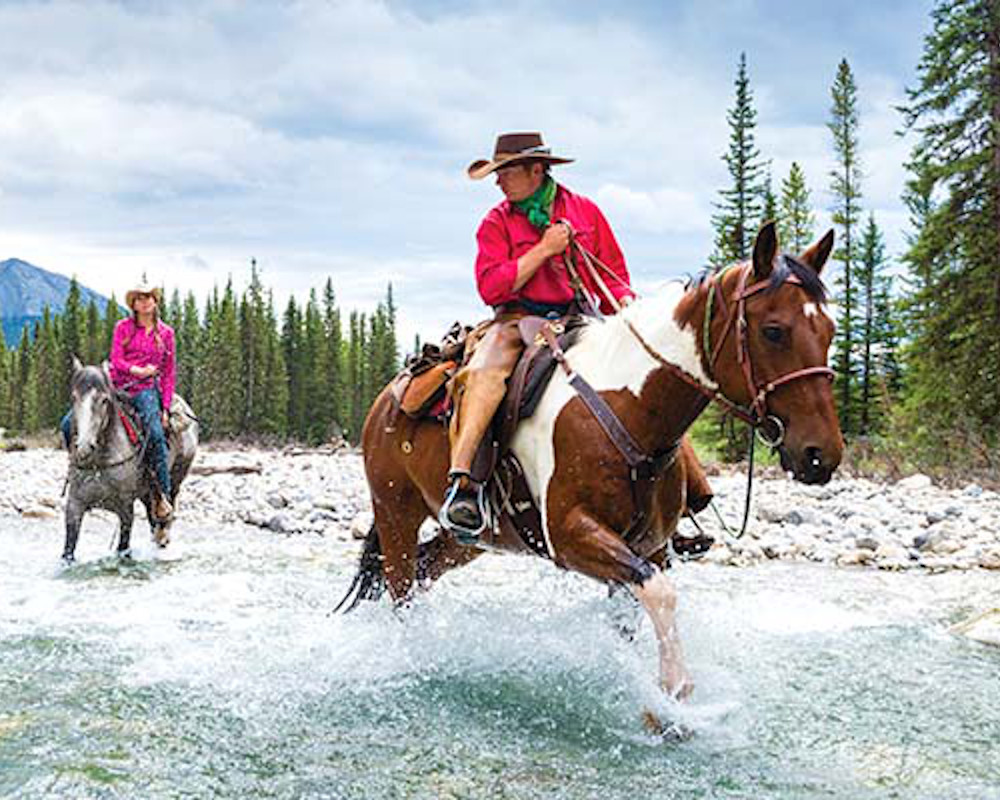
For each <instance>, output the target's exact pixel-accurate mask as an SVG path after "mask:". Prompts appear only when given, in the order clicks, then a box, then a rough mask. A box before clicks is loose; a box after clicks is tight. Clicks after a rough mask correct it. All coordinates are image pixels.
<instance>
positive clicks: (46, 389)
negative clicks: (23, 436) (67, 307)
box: [28, 305, 69, 430]
mask: <svg viewBox="0 0 1000 800" xmlns="http://www.w3.org/2000/svg"><path fill="white" fill-rule="evenodd" d="M34 339H35V340H34V342H33V343H32V345H31V349H32V354H31V362H30V363H31V371H30V373H29V377H28V383H29V384H30V391H31V396H32V398H33V400H34V409H33V411H34V414H33V415H30V419H31V422H30V424H29V426H28V430H37V429H38V428H48V427H50V426H54V425H55V424H56V422H58V421H59V419H60V418H61V417H62V415H63V413H64V411H63V407H64V406H65V404H66V402H67V401H68V400H69V393H68V392H65V393H64V392H58V391H57V392H54V391H52V386H53V384H54V383H55V384H56V385H57V386H58V385H60V384H61V382H62V381H61V378H62V372H63V364H62V348H61V347H60V343H59V340H58V337H57V335H56V323H55V322H54V320H53V318H52V312H51V311H50V309H49V307H48V306H47V305H46V306H44V307H43V308H42V319H41V321H40V322H39V323H37V324H36V326H35V337H34Z"/></svg>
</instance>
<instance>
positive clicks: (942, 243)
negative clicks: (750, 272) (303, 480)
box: [0, 0, 1000, 475]
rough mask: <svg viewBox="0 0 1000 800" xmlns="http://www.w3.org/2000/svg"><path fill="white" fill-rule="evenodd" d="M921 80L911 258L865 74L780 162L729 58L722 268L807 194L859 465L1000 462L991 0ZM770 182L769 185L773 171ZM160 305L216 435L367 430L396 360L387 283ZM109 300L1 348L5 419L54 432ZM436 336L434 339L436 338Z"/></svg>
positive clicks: (910, 100)
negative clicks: (810, 138) (819, 196)
mask: <svg viewBox="0 0 1000 800" xmlns="http://www.w3.org/2000/svg"><path fill="white" fill-rule="evenodd" d="M932 17H933V26H932V30H931V32H930V33H929V34H928V35H927V37H926V38H925V41H924V48H923V55H922V58H921V60H920V62H919V64H918V65H917V78H916V82H915V85H914V86H912V87H910V88H909V89H908V96H907V100H906V103H905V104H904V106H903V107H901V108H899V109H898V111H899V114H900V129H901V131H900V132H901V134H902V135H904V136H905V137H906V141H907V142H909V143H910V159H909V161H908V163H907V164H906V168H907V170H908V175H909V178H908V181H907V184H906V188H905V194H904V198H903V199H904V201H905V203H906V206H907V208H908V209H909V213H910V219H909V223H910V224H909V228H908V233H907V244H906V247H905V249H904V250H903V251H902V252H896V253H890V252H887V249H886V245H885V241H884V236H883V232H882V228H881V227H880V221H879V219H878V218H877V216H876V214H875V213H874V212H873V211H872V210H871V209H869V208H866V205H865V164H864V163H863V161H862V158H861V147H860V144H859V142H860V136H861V131H862V130H863V126H864V119H863V118H862V117H861V115H860V112H859V96H860V95H861V93H863V91H864V87H863V86H859V85H858V83H857V81H856V79H855V75H854V72H853V70H852V68H851V65H850V64H849V63H848V61H847V60H846V59H845V60H843V61H841V63H840V64H839V66H838V68H837V70H836V72H835V74H834V75H831V83H830V86H829V117H828V132H829V147H830V153H831V154H832V156H833V163H834V168H833V169H832V170H831V171H830V172H829V173H828V174H825V175H807V174H806V173H805V172H804V170H803V169H802V167H801V166H800V165H799V164H797V163H792V164H791V168H790V169H789V171H788V173H787V175H781V176H774V175H772V174H771V161H770V160H769V159H768V155H767V153H765V152H762V151H761V149H760V147H759V146H758V144H757V141H756V126H757V111H756V108H755V106H754V97H753V87H752V83H751V77H750V75H751V65H750V64H749V62H748V59H747V57H746V55H745V54H743V55H741V56H740V57H739V59H738V62H737V70H736V79H735V96H734V101H733V105H732V107H731V108H730V109H729V110H728V112H727V115H726V119H727V122H728V125H729V130H730V139H729V145H728V148H727V150H726V152H725V153H723V154H722V158H723V160H724V162H725V164H726V170H727V173H728V176H729V180H730V183H729V184H728V185H727V186H725V187H724V188H722V189H721V190H720V192H719V195H718V200H717V203H716V214H715V215H714V216H713V218H712V223H713V228H714V231H715V237H714V243H713V247H714V249H713V251H712V252H711V253H710V254H706V257H707V260H708V262H709V263H710V264H711V265H712V266H713V267H714V268H716V269H722V268H725V266H726V265H729V264H732V263H735V262H739V261H743V260H745V259H747V258H748V257H749V256H750V254H751V248H752V246H753V240H754V236H755V233H756V231H757V230H758V228H759V226H760V225H761V223H762V222H764V221H765V220H768V219H776V220H777V221H778V224H779V231H780V236H781V240H782V244H783V246H784V249H785V250H786V251H788V252H790V253H793V254H794V253H797V252H799V251H800V250H801V249H802V248H803V247H804V246H805V245H806V244H807V243H809V242H811V241H813V240H814V239H815V238H816V237H817V236H818V235H820V234H821V233H823V230H820V229H819V227H818V224H817V215H816V212H817V210H819V209H817V207H816V206H815V205H814V202H813V192H814V191H815V190H816V189H817V188H818V187H823V189H824V190H825V191H826V194H827V196H828V197H829V198H831V199H832V200H831V202H830V204H829V205H828V206H827V207H825V208H824V209H822V210H823V211H825V212H826V213H827V214H828V215H829V218H830V219H831V220H832V222H833V227H834V229H835V232H836V236H837V247H836V250H835V252H834V254H833V258H832V259H831V262H830V264H829V265H828V267H827V271H826V272H825V273H824V276H825V278H826V280H827V283H828V284H830V288H831V295H832V303H831V311H832V313H834V314H835V316H836V323H837V336H836V340H835V343H834V348H833V350H832V352H831V355H830V361H831V366H833V367H834V369H835V370H836V373H837V378H836V386H835V394H836V398H837V403H838V408H839V413H840V418H841V426H842V429H843V432H844V435H845V438H846V440H847V442H848V443H849V445H851V448H852V450H851V452H852V453H853V457H854V459H855V462H856V463H857V462H861V461H864V460H865V459H868V458H877V459H881V460H882V461H883V463H884V462H885V461H886V460H887V461H888V462H889V463H890V465H893V466H896V467H900V468H902V467H903V466H904V465H911V466H912V465H917V466H920V467H921V468H924V469H933V468H938V469H946V470H963V469H973V468H974V469H985V470H986V471H988V472H990V473H991V474H994V475H995V474H997V472H998V471H1000V454H998V447H1000V423H998V420H1000V0H945V1H944V2H940V3H938V5H937V6H936V7H935V9H934V11H933V12H932ZM776 181H777V186H775V182H776ZM163 312H164V313H163V316H164V318H165V319H166V321H168V322H169V323H170V324H171V325H173V326H174V328H175V330H176V332H177V347H178V376H179V377H178V389H179V391H180V392H181V393H182V394H183V395H184V396H185V397H187V398H188V399H189V400H190V401H191V402H192V405H193V406H194V408H195V409H196V410H197V412H198V414H199V415H200V417H201V419H202V421H203V423H204V428H205V432H206V433H207V434H208V435H209V436H212V437H241V436H250V437H258V438H264V439H269V440H272V441H283V440H286V439H295V440H300V441H306V442H319V441H324V440H327V439H329V438H330V437H331V436H332V435H335V434H337V433H341V432H342V433H343V434H344V435H345V436H346V437H347V438H348V439H349V440H351V441H356V440H357V437H358V435H359V432H360V427H361V423H362V421H363V419H364V415H365V412H366V410H367V408H368V406H369V404H370V403H371V401H372V399H373V398H374V397H375V395H376V394H377V392H378V391H379V390H380V388H381V387H382V386H383V385H384V384H385V383H386V382H387V381H388V380H389V378H391V376H392V375H393V374H394V373H395V371H396V369H397V368H398V366H399V357H400V351H399V346H398V343H397V340H396V333H395V315H396V306H395V302H394V299H393V297H392V292H391V288H390V289H389V291H388V293H387V295H386V297H385V300H384V301H383V302H382V303H381V304H380V305H379V306H378V307H377V308H376V309H375V310H374V311H373V312H370V313H359V312H351V313H350V315H349V316H348V318H347V319H346V320H344V319H342V318H341V312H340V310H339V308H338V307H337V304H336V297H335V293H334V287H333V285H332V284H331V283H330V282H329V281H328V282H327V284H326V286H325V287H324V288H323V290H322V292H321V293H317V292H316V291H313V292H311V293H310V294H309V297H308V298H307V299H306V300H305V301H304V302H299V301H296V300H295V299H294V298H293V299H291V300H290V301H289V302H288V304H287V306H286V307H285V308H284V309H282V310H280V311H279V310H277V309H275V308H274V307H273V305H272V301H271V296H270V293H269V292H268V291H267V290H266V289H265V287H263V286H262V285H261V282H260V280H259V275H258V273H257V271H256V269H252V275H251V281H250V284H249V286H248V288H247V289H246V291H245V292H243V294H242V296H239V297H237V296H236V295H235V293H234V291H233V289H232V286H231V284H230V285H227V286H226V287H225V289H224V290H222V291H221V292H219V291H216V292H215V293H213V294H212V295H211V296H210V297H209V298H208V299H207V301H206V302H205V304H204V307H203V308H199V307H198V303H197V300H196V298H195V297H193V296H192V295H190V294H189V295H187V296H186V297H184V298H182V297H180V295H179V294H178V293H177V292H173V293H172V294H171V295H170V297H169V298H168V300H167V302H166V303H165V307H164V309H163ZM118 315H119V309H118V307H117V305H116V304H113V303H112V304H109V305H108V307H107V308H106V309H97V308H95V307H94V306H93V305H91V306H89V307H86V308H84V307H81V306H80V304H79V301H78V294H76V293H75V290H73V291H71V293H70V297H69V301H68V303H67V306H66V309H65V311H64V313H63V314H61V315H60V316H58V317H56V316H51V315H49V314H48V313H46V314H45V316H44V318H43V320H42V321H41V322H40V323H38V324H37V325H36V326H35V330H34V331H33V332H32V335H29V332H27V331H25V333H24V335H23V336H22V338H21V340H20V342H10V343H6V346H2V347H0V426H2V427H5V428H8V429H10V430H14V431H23V432H33V431H38V430H41V429H53V428H54V427H55V425H56V423H57V421H58V419H59V417H60V416H61V414H62V413H63V411H64V410H65V405H66V402H67V397H68V392H67V384H68V365H69V362H70V359H71V356H72V354H74V353H77V354H79V355H80V357H81V358H82V359H84V360H85V361H89V362H91V363H95V362H98V361H100V360H101V359H102V358H103V357H104V356H105V355H106V352H107V346H108V342H109V341H110V331H111V328H112V326H113V325H114V323H115V321H116V320H117V319H118ZM428 333H429V334H431V336H433V335H434V334H435V333H436V332H428ZM706 417H707V421H706V422H704V423H702V424H701V425H700V426H699V429H698V435H699V438H700V439H701V440H702V442H703V443H705V442H708V443H709V444H710V446H711V447H713V448H714V449H715V451H716V452H717V453H718V454H719V455H720V456H721V457H723V458H726V459H729V460H735V459H738V458H740V457H741V455H742V453H743V449H744V446H745V442H746V433H745V431H744V430H743V429H742V427H741V426H737V425H734V424H733V423H732V421H731V420H729V419H726V418H723V417H721V416H720V415H719V414H718V413H716V412H709V413H708V414H707V415H706Z"/></svg>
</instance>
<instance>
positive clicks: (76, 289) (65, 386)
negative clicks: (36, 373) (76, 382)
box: [56, 276, 84, 398]
mask: <svg viewBox="0 0 1000 800" xmlns="http://www.w3.org/2000/svg"><path fill="white" fill-rule="evenodd" d="M83 314H84V312H83V302H82V301H81V299H80V285H79V284H78V283H77V282H76V277H75V276H74V277H73V278H71V279H70V282H69V291H68V292H67V294H66V305H65V306H64V307H63V312H62V316H61V318H60V320H59V334H60V335H59V337H58V339H59V344H58V349H59V373H58V374H59V379H58V381H57V382H56V385H57V386H58V387H59V389H58V391H59V395H60V396H61V397H64V398H68V397H69V389H70V378H71V377H72V374H73V358H74V357H76V358H83V356H84V334H83V322H84V320H83Z"/></svg>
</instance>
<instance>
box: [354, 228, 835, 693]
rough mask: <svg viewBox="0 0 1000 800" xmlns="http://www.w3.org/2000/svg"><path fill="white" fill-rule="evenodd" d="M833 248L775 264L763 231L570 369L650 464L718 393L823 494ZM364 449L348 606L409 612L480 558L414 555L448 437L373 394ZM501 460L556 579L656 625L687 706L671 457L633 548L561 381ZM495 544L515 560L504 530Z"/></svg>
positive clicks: (590, 344)
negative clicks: (439, 582) (438, 581)
mask: <svg viewBox="0 0 1000 800" xmlns="http://www.w3.org/2000/svg"><path fill="white" fill-rule="evenodd" d="M832 246H833V232H832V231H830V232H829V233H827V234H826V236H824V237H823V238H822V239H821V240H820V241H819V242H817V243H816V244H815V245H813V246H812V247H810V248H809V249H808V250H806V251H805V252H804V253H802V254H800V255H799V256H798V257H797V258H790V257H788V256H784V255H781V254H780V253H779V252H778V242H777V236H776V233H775V228H774V225H773V223H772V224H768V225H766V226H765V227H764V228H762V229H761V232H760V233H759V234H758V236H757V240H756V243H755V246H754V254H753V259H752V261H750V262H747V263H745V264H741V265H737V266H734V267H732V268H730V269H729V270H726V271H724V272H722V273H719V274H717V275H713V276H710V277H707V278H706V279H703V280H701V281H700V282H697V283H694V284H692V285H691V286H689V287H687V288H685V287H682V286H681V285H680V284H679V283H674V284H669V285H668V286H667V287H666V288H665V289H664V290H663V291H662V292H660V293H658V294H656V295H654V296H649V297H646V298H644V299H641V300H638V301H636V302H635V303H633V304H631V305H630V306H628V307H627V308H625V309H623V310H622V311H621V313H620V314H618V315H616V316H614V317H609V318H607V319H605V320H602V321H595V322H593V323H591V324H590V325H589V326H588V327H587V328H586V329H585V330H584V332H583V333H582V335H581V336H580V337H579V339H578V341H577V343H576V344H575V345H574V346H573V347H572V348H571V349H570V350H569V351H568V352H567V358H568V361H569V363H570V365H571V366H572V368H573V370H575V371H576V372H577V373H578V374H580V375H582V376H583V377H584V378H585V379H586V380H587V381H588V382H589V383H590V384H591V385H592V386H593V388H594V389H596V390H597V391H598V392H599V393H600V394H601V395H602V396H603V397H604V399H605V400H606V401H607V402H608V403H609V404H610V406H611V407H612V408H613V410H614V412H615V414H616V415H617V416H618V417H619V419H620V420H621V421H622V423H624V425H625V427H626V428H627V429H628V431H629V432H630V433H631V435H632V437H633V438H634V439H635V441H636V442H637V443H638V444H639V445H640V446H641V447H643V448H644V449H645V451H646V452H647V453H654V452H657V451H662V450H663V449H665V448H666V447H667V446H669V445H670V444H671V443H675V442H678V441H679V440H680V439H681V437H682V435H683V434H684V432H685V430H686V429H687V428H688V427H689V426H690V425H691V423H692V422H693V421H694V419H695V418H696V417H697V416H698V414H699V413H700V412H701V411H702V410H703V409H704V408H705V406H706V405H707V404H708V402H709V397H710V396H711V395H713V394H716V393H717V394H719V395H721V397H722V399H723V400H725V401H728V402H729V403H732V404H736V405H738V406H742V407H744V408H749V409H752V413H751V416H754V417H756V419H758V420H762V419H764V418H765V417H766V418H768V419H769V425H770V427H772V428H777V429H778V430H780V433H781V436H782V441H780V443H779V448H778V449H779V452H780V454H781V460H782V464H783V465H784V466H785V468H786V469H788V470H790V471H791V472H792V473H793V475H794V476H795V477H796V478H797V479H798V480H801V481H804V482H806V483H825V482H826V481H828V480H829V479H830V476H831V474H832V473H833V471H834V470H835V469H836V468H837V465H838V464H839V463H840V458H841V453H842V449H843V441H842V439H841V435H840V429H839V427H838V421H837V413H836V410H835V407H834V401H833V393H832V390H831V382H830V378H831V377H832V372H831V371H830V370H829V368H828V367H827V366H826V363H827V351H828V349H829V347H830V344H831V341H832V338H833V323H832V321H831V320H830V317H829V316H828V315H827V313H826V312H825V310H824V300H825V291H824V288H823V284H822V282H821V281H820V279H819V273H820V271H821V269H822V267H823V264H824V263H825V261H826V259H827V257H828V256H829V254H830V250H831V248H832ZM706 318H707V323H706ZM771 435H772V436H774V435H775V433H774V431H773V430H772V432H771ZM362 443H363V448H364V460H365V470H366V474H367V477H368V483H369V486H370V488H371V492H372V499H373V503H374V511H375V514H374V526H373V530H372V532H371V533H370V534H369V538H368V541H367V542H366V547H365V552H364V553H363V554H362V558H361V566H360V569H359V573H358V577H357V578H356V579H355V584H354V586H352V590H350V591H349V592H348V597H347V598H345V600H347V599H349V598H350V597H351V595H352V592H357V594H356V597H357V598H373V597H377V596H378V594H380V593H381V588H382V586H383V585H385V584H387V585H388V588H389V591H390V593H391V595H392V597H393V599H394V600H395V601H397V602H405V601H406V600H407V599H408V598H409V597H410V595H411V593H412V591H413V588H414V586H415V584H416V583H417V582H418V580H420V581H423V582H425V583H426V582H429V581H433V580H434V579H435V578H437V577H439V576H440V575H441V574H443V573H444V572H446V571H447V570H449V569H451V568H453V567H455V566H460V565H462V564H465V563H468V562H469V561H471V560H472V559H474V558H476V557H477V556H478V555H480V553H481V552H482V551H481V550H477V549H474V548H470V547H463V546H460V545H458V544H457V543H456V542H455V541H454V539H452V537H450V536H449V535H448V534H446V533H444V532H442V533H440V534H439V535H438V536H437V538H436V539H435V540H433V541H432V542H430V543H429V544H427V545H419V546H418V529H419V528H420V526H421V524H422V523H423V522H424V521H425V519H427V518H428V517H432V518H433V517H436V515H437V512H438V509H439V506H440V503H441V498H442V497H443V496H444V490H445V485H446V476H447V471H448V437H447V431H446V430H445V428H444V426H442V425H441V424H439V423H437V422H433V421H419V422H418V421H414V420H411V419H409V418H406V417H404V416H403V415H402V414H401V413H399V412H398V411H397V409H396V407H395V405H394V403H393V401H392V398H391V397H390V395H389V393H388V391H383V393H382V394H381V395H380V396H379V397H378V398H377V399H376V401H375V403H374V405H373V406H372V409H371V411H370V413H369V415H368V419H367V421H366V423H365V428H364V432H363V438H362ZM512 450H513V452H514V454H515V455H516V457H517V459H518V460H519V462H520V464H521V465H522V467H523V468H524V472H525V475H526V477H527V481H528V485H529V487H530V489H531V492H532V494H533V496H534V499H535V502H536V503H537V505H538V508H539V509H540V511H541V515H542V522H543V531H542V533H543V535H544V537H545V544H546V547H547V550H548V554H549V556H550V557H551V558H552V560H553V561H554V562H555V563H556V564H557V565H559V566H560V567H563V568H565V569H569V570H573V571H575V572H579V573H581V574H583V575H587V576H589V577H591V578H595V579H596V580H599V581H602V582H605V583H608V584H610V585H613V586H615V585H617V586H625V587H628V588H629V589H631V591H632V593H633V594H634V595H635V597H636V598H637V599H638V601H639V603H640V604H641V606H642V608H643V609H644V610H645V611H646V613H647V614H648V615H649V617H650V620H651V621H652V624H653V628H654V631H655V634H656V637H657V640H658V645H659V655H660V679H661V684H662V686H663V688H664V690H665V691H666V692H668V693H669V694H670V695H672V696H674V697H683V696H686V695H687V694H688V693H689V692H690V691H691V689H692V686H693V684H692V682H691V680H690V677H689V675H688V672H687V669H686V667H685V665H684V660H683V655H682V650H681V643H680V640H679V637H678V634H677V628H676V622H675V609H676V605H677V593H676V590H675V588H674V585H673V582H672V581H671V580H670V579H669V578H668V577H667V573H666V572H665V571H664V569H663V556H664V553H665V550H666V546H667V542H668V540H669V538H670V537H671V536H672V535H673V533H674V531H675V529H676V525H677V521H678V518H679V516H680V514H681V512H682V510H683V507H684V502H685V498H684V485H685V480H684V463H685V460H684V459H683V458H679V459H677V460H676V461H675V462H674V464H673V465H672V466H671V467H670V468H669V469H668V470H667V472H666V473H665V474H664V475H663V476H662V477H661V478H660V479H659V480H658V481H657V482H656V484H655V485H654V487H653V490H652V492H648V493H646V495H645V496H647V497H650V498H651V499H650V500H649V503H650V506H651V507H650V508H649V509H647V511H648V515H649V516H648V518H649V519H650V520H651V522H652V525H651V530H650V532H649V533H647V535H646V536H644V537H643V538H642V539H641V540H640V541H639V542H633V543H632V546H630V545H629V544H627V543H626V541H625V539H624V538H623V536H622V534H623V532H624V531H625V530H626V528H627V527H628V525H629V523H630V520H631V518H632V515H633V511H634V509H633V504H634V500H633V496H634V495H633V491H632V486H631V478H630V472H629V470H628V468H627V466H626V464H625V461H624V459H623V457H622V455H621V454H620V452H619V451H618V449H617V448H616V447H615V445H614V444H613V443H612V442H611V441H610V440H609V439H608V437H607V436H606V435H605V433H604V431H603V429H602V428H601V427H600V426H599V425H598V423H597V421H596V420H595V418H594V416H593V415H592V414H591V412H590V411H589V410H588V409H587V408H586V407H585V406H584V404H583V402H582V401H581V399H580V397H579V396H578V395H577V394H576V392H575V391H574V390H573V388H572V387H571V386H570V385H569V383H568V381H567V377H566V375H565V374H564V373H563V372H561V371H560V370H557V371H556V373H555V375H554V376H553V378H552V381H551V382H550V384H549V385H548V386H547V387H546V389H545V392H544V395H543V397H542V399H541V401H540V402H539V405H538V407H537V409H536V411H535V413H534V415H533V416H532V417H530V418H529V419H527V420H525V421H523V422H522V423H521V424H520V426H519V428H518V430H517V432H516V434H515V436H514V439H513V442H512ZM511 538H514V537H511ZM491 544H492V546H493V547H496V548H499V549H509V550H512V551H521V552H523V551H524V546H523V545H522V544H521V543H520V542H519V541H509V540H507V539H506V538H505V536H504V535H502V534H499V535H498V538H496V539H495V540H494V541H492V542H491ZM418 567H419V568H418ZM383 580H384V583H383ZM355 602H356V601H355Z"/></svg>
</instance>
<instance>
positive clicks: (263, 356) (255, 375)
mask: <svg viewBox="0 0 1000 800" xmlns="http://www.w3.org/2000/svg"><path fill="white" fill-rule="evenodd" d="M239 317H240V323H239V326H240V342H241V348H240V359H241V368H240V376H241V378H242V381H243V410H242V418H241V423H240V427H241V429H242V430H243V431H244V432H245V433H260V432H262V431H263V430H264V427H265V419H264V414H265V411H266V405H265V398H264V395H265V392H266V385H267V371H266V370H267V339H268V331H267V307H266V306H265V302H264V287H263V286H262V285H261V281H260V273H259V272H258V271H257V261H256V259H252V260H251V262H250V284H249V285H248V286H247V288H246V291H245V292H244V293H243V298H242V299H241V301H240V314H239Z"/></svg>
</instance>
